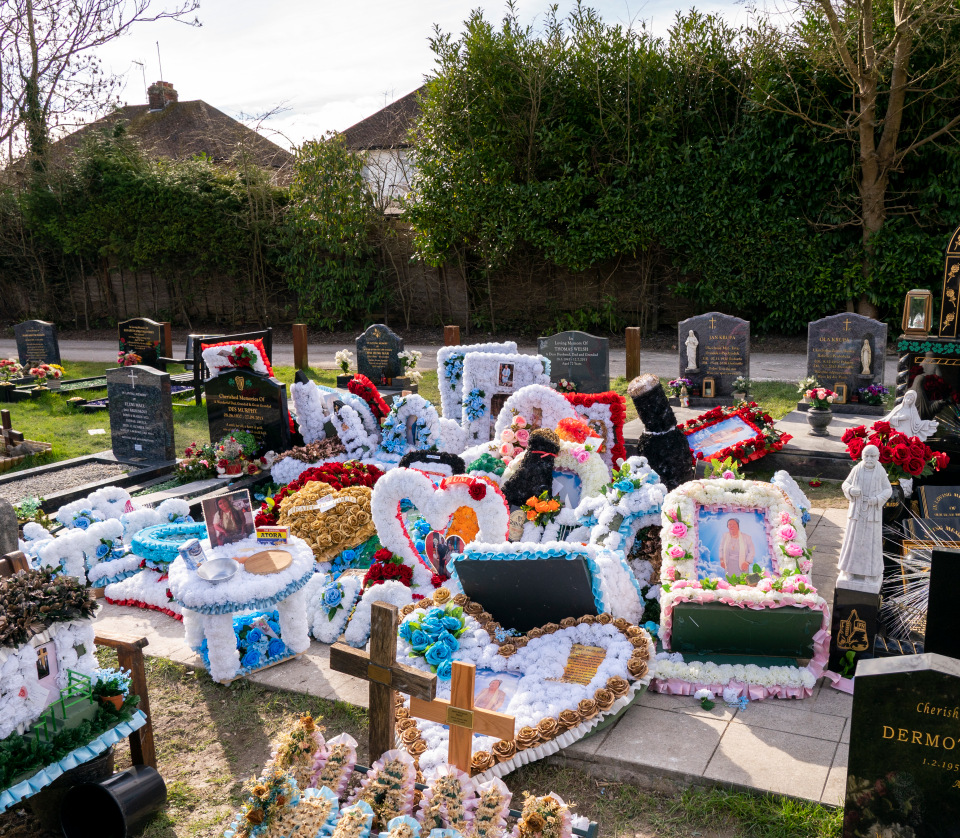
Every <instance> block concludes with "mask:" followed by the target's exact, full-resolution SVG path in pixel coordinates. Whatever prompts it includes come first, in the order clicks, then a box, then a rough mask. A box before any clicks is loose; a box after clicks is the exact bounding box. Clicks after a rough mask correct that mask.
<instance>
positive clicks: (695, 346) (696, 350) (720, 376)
mask: <svg viewBox="0 0 960 838" xmlns="http://www.w3.org/2000/svg"><path fill="white" fill-rule="evenodd" d="M677 337H678V343H677V348H678V353H679V361H680V364H679V367H680V374H679V377H680V378H686V379H687V380H689V381H690V383H691V389H692V391H693V392H692V393H691V398H690V405H691V406H692V407H701V406H704V405H713V404H724V403H727V404H731V403H732V401H733V392H734V390H733V382H734V381H735V380H736V379H737V378H740V377H743V378H749V376H750V321H749V320H742V319H741V318H739V317H731V316H730V315H729V314H721V313H720V312H718V311H712V312H710V313H708V314H698V315H697V316H695V317H689V318H687V319H686V320H684V321H682V322H681V323H680V324H679V325H678V327H677ZM705 378H709V379H713V382H714V393H713V396H712V397H711V398H707V397H705V396H704V395H703V393H702V388H703V381H704V379H705Z"/></svg>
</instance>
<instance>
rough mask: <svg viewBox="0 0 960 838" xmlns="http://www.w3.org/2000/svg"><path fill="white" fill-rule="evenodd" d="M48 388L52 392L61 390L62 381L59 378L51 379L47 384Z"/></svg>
mask: <svg viewBox="0 0 960 838" xmlns="http://www.w3.org/2000/svg"><path fill="white" fill-rule="evenodd" d="M47 387H49V388H50V389H51V390H59V389H60V379H59V378H51V379H50V380H49V381H48V382H47Z"/></svg>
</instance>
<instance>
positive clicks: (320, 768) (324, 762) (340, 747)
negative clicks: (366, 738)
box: [310, 733, 357, 797]
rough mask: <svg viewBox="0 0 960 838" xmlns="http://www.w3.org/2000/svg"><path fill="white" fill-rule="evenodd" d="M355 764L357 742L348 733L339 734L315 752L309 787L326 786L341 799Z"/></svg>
mask: <svg viewBox="0 0 960 838" xmlns="http://www.w3.org/2000/svg"><path fill="white" fill-rule="evenodd" d="M356 764H357V740H356V739H354V738H353V737H352V736H351V735H350V734H349V733H341V734H340V735H339V736H335V737H334V738H333V739H331V740H330V741H329V742H327V743H326V746H325V747H323V748H321V749H320V750H319V751H317V754H316V757H315V760H314V764H313V776H312V777H311V779H310V785H311V786H316V787H322V786H326V787H327V788H328V789H330V790H331V791H332V792H333V793H334V794H335V795H337V797H342V796H343V794H344V792H346V790H347V786H348V785H349V783H350V776H351V775H352V774H353V767H354V766H355V765H356Z"/></svg>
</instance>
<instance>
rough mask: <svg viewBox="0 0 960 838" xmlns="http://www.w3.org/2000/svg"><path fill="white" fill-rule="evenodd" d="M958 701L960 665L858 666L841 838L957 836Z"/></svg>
mask: <svg viewBox="0 0 960 838" xmlns="http://www.w3.org/2000/svg"><path fill="white" fill-rule="evenodd" d="M958 696H960V661H958V660H954V659H952V658H947V657H944V656H943V655H936V654H922V655H897V656H894V657H889V658H875V659H873V660H865V661H861V662H860V663H859V664H858V665H857V679H856V681H855V683H854V693H853V713H852V715H851V718H850V749H849V755H848V760H847V765H848V767H847V793H846V803H845V806H844V817H843V836H844V838H875V836H878V835H884V836H886V835H891V836H894V835H897V836H907V835H909V836H913V838H934V836H936V838H945V837H946V836H955V835H957V834H958V829H960V827H958V824H960V754H958V752H957V740H958V738H960V700H958ZM831 802H832V801H831Z"/></svg>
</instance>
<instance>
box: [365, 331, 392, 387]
mask: <svg viewBox="0 0 960 838" xmlns="http://www.w3.org/2000/svg"><path fill="white" fill-rule="evenodd" d="M401 352H403V338H402V337H400V336H399V335H398V334H396V333H395V332H393V331H392V330H391V329H390V327H389V326H384V325H383V324H382V323H377V324H375V325H373V326H371V327H370V328H369V329H367V331H365V332H364V333H363V334H362V335H360V337H358V338H357V372H359V373H360V374H361V375H365V376H366V377H367V378H369V379H370V380H371V381H372V382H373V383H374V384H376V385H378V386H379V385H381V384H382V385H384V386H389V385H390V384H391V383H392V382H393V379H394V378H396V377H397V376H399V375H400V357H399V356H400V353H401Z"/></svg>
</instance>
